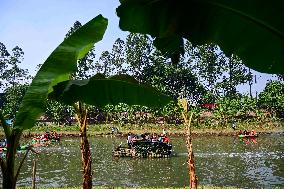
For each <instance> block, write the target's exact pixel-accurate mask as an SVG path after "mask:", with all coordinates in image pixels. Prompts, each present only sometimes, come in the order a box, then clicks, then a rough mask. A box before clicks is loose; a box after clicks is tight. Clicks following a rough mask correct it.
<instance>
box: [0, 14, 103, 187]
mask: <svg viewBox="0 0 284 189" xmlns="http://www.w3.org/2000/svg"><path fill="white" fill-rule="evenodd" d="M106 25H107V20H106V19H105V18H103V17H102V16H101V15H99V16H97V17H95V18H94V19H92V20H91V21H89V22H88V23H87V24H85V25H84V26H82V27H81V28H80V29H78V30H77V31H76V32H75V33H74V34H72V35H71V36H70V37H68V38H67V39H65V40H64V41H63V42H62V43H61V44H60V45H59V46H58V47H57V48H56V49H55V50H54V51H53V52H52V53H51V55H50V56H49V57H48V58H47V60H46V61H45V62H44V64H43V65H42V67H41V68H40V70H39V71H38V72H37V74H36V76H35V77H34V79H33V81H32V83H31V85H30V86H29V88H28V90H27V92H26V93H25V96H24V98H23V101H22V103H21V105H20V108H19V111H18V113H17V115H16V118H15V121H14V123H13V127H10V126H8V125H7V123H6V121H5V118H4V116H3V114H2V112H0V121H1V122H0V123H1V126H2V127H3V130H4V133H5V136H6V139H7V143H8V144H9V146H8V147H7V152H6V156H5V158H2V157H1V158H0V167H1V171H2V175H3V182H2V188H3V189H15V188H16V181H17V178H18V175H19V172H20V168H21V167H18V169H17V170H16V169H15V155H16V148H17V147H18V145H19V140H20V138H21V135H22V132H23V130H24V129H29V128H31V127H33V126H34V125H35V123H36V120H37V118H38V117H39V116H40V115H41V114H42V113H43V112H44V109H43V107H44V103H45V101H46V99H47V95H48V93H49V90H50V88H51V87H52V86H53V85H56V84H57V83H59V82H61V81H65V80H68V79H69V77H70V74H71V73H72V72H73V71H75V70H76V63H77V60H78V59H80V58H82V57H84V56H85V54H86V53H87V52H88V51H89V50H91V46H90V44H92V46H93V44H94V43H95V42H97V41H99V40H101V39H102V36H103V34H104V32H105V29H106ZM62 54H64V56H62ZM23 160H24V159H23ZM23 160H22V161H23Z"/></svg>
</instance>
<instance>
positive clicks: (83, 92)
mask: <svg viewBox="0 0 284 189" xmlns="http://www.w3.org/2000/svg"><path fill="white" fill-rule="evenodd" d="M130 78H131V79H130ZM134 80H135V79H134V78H132V77H131V76H127V77H126V75H123V76H119V75H118V76H113V77H111V78H104V79H102V78H98V77H96V76H94V77H92V78H90V79H88V80H70V81H64V82H61V83H58V84H57V85H55V86H54V87H53V92H51V93H50V94H49V98H51V99H54V100H57V101H61V102H64V103H66V104H69V105H72V104H74V103H75V102H78V101H81V102H85V103H86V104H90V105H95V106H97V107H101V108H102V107H105V106H106V105H108V104H112V105H117V104H119V103H125V104H128V105H143V106H148V107H163V106H164V105H166V104H167V103H169V102H170V101H171V100H172V99H171V98H170V97H168V96H166V95H163V94H161V93H160V92H158V91H157V90H155V89H154V88H152V87H149V86H145V85H141V84H138V83H136V82H133V81H134Z"/></svg>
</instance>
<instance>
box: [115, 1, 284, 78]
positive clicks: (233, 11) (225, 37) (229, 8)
mask: <svg viewBox="0 0 284 189" xmlns="http://www.w3.org/2000/svg"><path fill="white" fill-rule="evenodd" d="M116 11H117V15H118V17H119V18H120V20H119V26H120V28H121V29H122V30H125V31H130V32H134V33H143V34H150V35H151V36H153V37H155V41H154V45H155V46H156V47H157V48H158V49H159V50H161V52H162V53H164V54H165V55H168V56H169V57H171V58H172V60H174V61H173V62H174V63H177V62H176V61H178V59H177V58H176V57H177V55H179V54H182V53H183V52H184V50H183V49H184V44H183V38H186V39H188V40H189V41H190V42H192V43H193V44H194V45H201V44H209V43H214V44H217V45H219V46H220V48H221V50H222V51H223V52H224V53H225V54H226V55H227V56H230V55H231V54H235V55H237V56H238V57H240V58H241V59H242V60H243V62H244V64H245V65H246V66H248V67H250V68H252V69H254V70H256V71H260V72H266V73H284V66H283V62H284V53H283V49H284V27H283V26H284V14H283V1H281V0H271V1H269V2H268V1H265V0H250V1H247V0H235V1H227V0H179V1H173V0H168V1H157V0H121V1H120V6H119V7H118V8H117V10H116Z"/></svg>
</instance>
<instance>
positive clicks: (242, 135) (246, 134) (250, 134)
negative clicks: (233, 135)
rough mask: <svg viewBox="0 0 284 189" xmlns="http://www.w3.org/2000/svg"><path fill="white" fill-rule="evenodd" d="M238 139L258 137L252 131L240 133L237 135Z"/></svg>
mask: <svg viewBox="0 0 284 189" xmlns="http://www.w3.org/2000/svg"><path fill="white" fill-rule="evenodd" d="M238 136H239V138H254V137H258V134H257V133H256V132H255V131H254V130H252V131H244V132H242V131H240V132H239V133H238Z"/></svg>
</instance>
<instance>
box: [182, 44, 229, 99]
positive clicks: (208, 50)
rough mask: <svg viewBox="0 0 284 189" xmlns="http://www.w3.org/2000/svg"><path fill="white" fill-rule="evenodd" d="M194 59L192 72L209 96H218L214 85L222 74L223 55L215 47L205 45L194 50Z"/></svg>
mask: <svg viewBox="0 0 284 189" xmlns="http://www.w3.org/2000/svg"><path fill="white" fill-rule="evenodd" d="M188 43H189V42H188ZM194 57H195V64H193V66H192V69H193V71H194V72H195V73H196V75H198V78H200V81H201V82H202V83H203V85H204V86H205V87H206V89H207V90H208V91H210V93H211V94H213V95H218V91H217V90H216V85H217V83H218V81H219V82H220V79H221V76H222V75H223V73H224V63H225V61H224V54H223V53H222V52H221V51H220V50H219V48H218V47H217V46H216V45H213V44H210V45H206V44H205V45H201V46H197V47H196V48H195V50H194Z"/></svg>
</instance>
